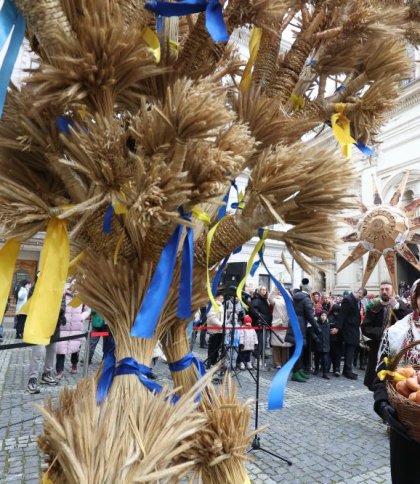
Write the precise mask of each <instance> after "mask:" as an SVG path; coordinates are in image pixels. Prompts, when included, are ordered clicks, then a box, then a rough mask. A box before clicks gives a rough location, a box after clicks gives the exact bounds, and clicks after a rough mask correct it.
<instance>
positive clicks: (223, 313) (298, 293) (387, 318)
mask: <svg viewBox="0 0 420 484" xmlns="http://www.w3.org/2000/svg"><path fill="white" fill-rule="evenodd" d="M35 284H36V280H35V282H34V284H31V283H30V281H28V280H24V281H22V282H21V283H20V284H19V286H18V287H16V288H15V291H14V297H15V302H16V317H15V330H16V338H17V339H21V338H22V336H23V332H24V328H25V320H26V314H27V305H28V304H27V303H28V302H30V298H31V295H32V293H33V291H34V286H35ZM290 297H291V300H292V303H293V306H294V310H295V313H296V316H297V321H298V324H299V326H300V330H301V334H302V337H303V351H302V353H301V355H300V357H299V359H298V360H297V361H296V363H295V365H294V367H293V370H292V376H291V379H292V381H294V382H298V383H306V382H307V380H308V379H309V378H310V376H311V375H320V376H321V377H322V378H323V379H326V380H329V379H330V376H332V375H334V376H335V377H340V376H343V377H345V378H347V379H350V380H356V379H357V378H358V374H357V373H355V372H354V371H353V369H354V367H355V366H356V365H357V363H358V362H359V368H360V370H364V371H365V374H364V385H365V386H366V387H367V388H368V389H369V390H370V391H371V392H373V395H374V409H375V411H376V412H377V413H378V415H380V417H381V418H382V419H383V420H384V422H386V423H387V424H388V425H389V428H390V448H391V472H392V476H393V482H394V483H395V482H396V483H399V482H401V483H402V482H420V468H419V467H418V465H417V464H415V465H413V462H414V463H416V462H417V460H418V459H417V458H418V456H419V455H420V443H418V442H417V441H415V440H412V439H411V438H410V437H409V436H408V434H407V429H406V428H405V427H404V426H403V425H402V424H401V423H400V422H399V421H398V416H397V414H396V411H395V409H394V408H393V407H392V406H391V405H390V403H389V401H388V395H387V390H386V387H385V383H384V382H383V381H380V380H379V379H378V377H377V373H378V371H379V370H381V369H384V368H386V362H387V361H389V360H390V359H391V358H392V357H394V356H395V355H396V354H397V353H398V352H399V351H400V350H401V349H402V348H404V347H405V346H407V345H409V344H410V343H413V342H414V341H420V321H419V319H420V318H419V308H420V279H419V280H417V281H415V282H414V283H413V284H412V287H411V288H409V287H408V288H405V291H404V292H403V293H401V295H400V296H398V295H396V294H395V292H394V289H393V286H392V284H391V283H390V282H389V281H382V282H381V284H380V287H379V291H378V293H377V294H368V293H367V291H366V289H364V288H360V289H359V290H357V291H354V292H347V291H345V292H344V293H343V295H332V294H325V293H320V292H318V291H312V287H311V284H310V281H309V279H307V278H304V279H303V280H302V283H301V285H300V287H299V288H298V289H294V290H290ZM215 301H216V307H215V306H212V305H209V306H208V307H207V308H205V307H203V308H201V309H200V310H199V311H197V313H196V315H195V318H194V322H193V325H194V326H201V328H199V329H200V330H201V331H199V333H200V337H199V341H200V346H201V347H202V348H206V347H207V349H208V358H207V366H208V367H211V366H213V365H215V364H217V363H218V362H219V361H220V360H221V359H225V361H226V360H228V364H229V365H230V368H231V369H233V366H235V367H236V368H237V369H238V370H249V371H252V370H253V369H254V368H255V367H256V366H257V365H258V363H259V364H261V363H262V362H263V361H264V358H268V357H269V356H267V355H269V353H270V352H271V357H272V365H273V367H274V368H276V369H279V368H281V367H282V366H283V365H284V364H285V363H286V362H287V361H288V360H289V358H290V356H291V354H292V353H293V351H294V349H295V345H296V338H295V334H294V332H293V330H292V325H291V324H290V315H289V314H288V311H287V309H286V302H285V300H284V297H283V296H282V294H280V292H279V291H278V290H277V289H274V290H273V291H271V292H268V290H267V288H266V287H265V286H260V287H259V288H258V289H256V290H253V288H252V287H251V286H245V288H244V291H243V292H242V302H241V301H240V300H239V299H238V298H237V297H236V293H235V294H226V293H225V292H224V291H223V290H219V291H218V293H217V294H216V297H215ZM87 320H89V321H90V323H91V326H92V329H93V330H95V331H99V332H101V331H107V329H108V328H107V326H106V322H105V321H104V320H103V318H102V317H101V315H100V314H97V313H95V312H94V311H91V309H90V308H88V307H86V306H85V305H83V304H81V303H80V301H78V298H77V297H76V294H75V290H74V281H71V280H69V281H68V283H67V284H66V288H65V293H64V295H63V298H62V304H61V309H60V313H59V317H58V320H57V325H56V329H55V332H54V335H53V336H52V338H51V343H50V344H49V345H47V346H33V347H32V350H31V351H32V354H31V362H30V366H29V381H28V386H27V390H28V392H29V393H39V392H40V389H39V383H42V384H46V385H57V384H58V383H59V381H60V380H62V379H63V378H64V371H65V360H66V356H67V355H70V364H71V366H70V372H71V373H77V372H78V363H79V352H80V347H81V338H76V339H70V340H67V341H58V342H57V340H58V339H60V338H63V337H66V336H75V335H76V336H77V335H79V334H81V333H82V332H83V330H84V323H85V322H86V321H87ZM0 328H2V326H0ZM2 337H3V333H0V339H1V338H2ZM196 339H197V331H193V332H192V338H191V346H192V347H193V346H194V343H195V341H196ZM98 340H99V336H96V337H92V338H91V340H90V347H89V351H88V354H87V355H86V358H88V362H89V363H91V362H92V357H93V354H94V352H95V348H96V345H97V343H98ZM110 344H111V342H110V337H104V343H103V350H104V352H105V353H106V351H107V347H108V346H109V345H110ZM233 348H235V352H233V350H232V349H233ZM227 355H229V358H226V356H227ZM406 363H409V364H413V365H420V345H418V346H416V347H414V348H413V349H411V350H410V351H409V352H408V353H407V358H406ZM402 462H403V463H404V465H402V464H401V463H402Z"/></svg>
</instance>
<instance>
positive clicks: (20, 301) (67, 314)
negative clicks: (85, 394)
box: [0, 274, 110, 394]
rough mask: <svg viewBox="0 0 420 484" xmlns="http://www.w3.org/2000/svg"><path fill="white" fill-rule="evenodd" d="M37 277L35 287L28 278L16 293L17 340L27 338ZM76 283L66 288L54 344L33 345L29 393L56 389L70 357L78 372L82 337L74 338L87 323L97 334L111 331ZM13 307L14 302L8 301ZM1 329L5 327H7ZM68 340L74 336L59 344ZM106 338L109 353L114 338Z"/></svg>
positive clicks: (96, 338) (94, 339)
mask: <svg viewBox="0 0 420 484" xmlns="http://www.w3.org/2000/svg"><path fill="white" fill-rule="evenodd" d="M38 275H39V274H38ZM37 277H38V276H37ZM37 277H36V278H35V281H34V283H33V284H32V283H31V282H30V281H29V280H26V279H25V280H23V281H21V282H20V283H19V284H18V285H17V286H16V288H15V289H14V291H13V292H14V298H15V304H16V309H15V312H16V316H15V319H14V327H15V331H16V335H15V337H16V339H22V338H23V332H24V329H25V322H26V316H27V312H28V304H29V303H30V298H31V296H32V294H33V292H34V289H35V285H36V281H37ZM74 282H75V281H74V280H71V279H69V281H68V283H67V284H66V286H65V291H64V294H63V298H62V301H61V308H60V312H59V316H58V319H57V324H56V328H55V331H54V334H53V335H52V336H51V343H50V344H48V345H46V346H40V345H35V346H32V350H31V351H32V353H31V360H30V364H29V379H28V385H27V391H28V392H29V393H32V394H35V393H40V387H39V384H40V383H41V384H45V385H52V386H54V385H57V384H58V383H59V382H60V380H62V379H63V378H64V370H65V361H66V356H67V355H70V364H71V366H70V373H78V371H79V369H78V364H79V353H80V347H81V343H82V338H74V337H75V336H77V335H81V334H82V333H83V332H84V326H85V322H86V321H90V323H91V327H92V329H93V330H94V331H97V332H106V331H108V328H107V326H106V323H105V321H104V320H103V318H102V317H101V316H100V315H99V314H97V313H95V312H94V311H91V309H90V308H88V307H87V306H85V305H84V304H82V303H81V302H80V301H79V300H78V298H77V297H76V293H75V289H74ZM9 304H10V301H8V305H9ZM0 327H1V328H3V326H0ZM1 336H3V333H1ZM66 337H72V339H68V340H62V341H58V340H60V339H63V338H66ZM103 338H104V343H103V349H104V352H105V353H106V351H107V347H108V346H109V344H110V343H109V341H110V337H109V336H104V337H103ZM99 339H100V336H93V337H91V339H90V344H89V354H88V355H87V358H88V361H89V363H91V362H92V357H93V354H94V352H95V348H96V345H97V344H98V341H99ZM0 342H1V341H0Z"/></svg>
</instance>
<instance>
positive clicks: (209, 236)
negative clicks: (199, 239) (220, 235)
mask: <svg viewBox="0 0 420 484" xmlns="http://www.w3.org/2000/svg"><path fill="white" fill-rule="evenodd" d="M222 220H223V219H222ZM222 220H219V222H217V224H216V225H214V226H213V227H212V228H211V229H210V230H209V231H208V234H207V239H206V269H207V270H206V272H207V294H208V296H209V299H210V302H211V304H212V306H213V309H214V310H215V311H216V314H219V312H220V309H219V306H218V304H217V302H216V299H215V298H214V296H213V291H212V290H211V281H210V270H209V262H210V249H211V243H212V241H213V237H214V233H215V232H216V229H217V227H218V226H219V224H220V222H221V221H222Z"/></svg>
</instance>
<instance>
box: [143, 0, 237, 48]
mask: <svg viewBox="0 0 420 484" xmlns="http://www.w3.org/2000/svg"><path fill="white" fill-rule="evenodd" d="M145 8H147V9H148V10H151V11H153V12H154V13H155V14H156V15H161V16H162V17H180V16H182V15H191V14H193V13H199V12H206V29H207V31H208V33H209V34H210V35H211V37H212V39H213V40H214V41H215V42H227V41H228V40H229V33H228V31H227V29H226V25H225V22H224V18H223V9H222V5H221V4H220V2H219V0H179V1H178V2H174V3H170V2H161V1H159V0H152V1H151V2H149V3H146V4H145Z"/></svg>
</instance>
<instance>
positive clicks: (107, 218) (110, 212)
mask: <svg viewBox="0 0 420 484" xmlns="http://www.w3.org/2000/svg"><path fill="white" fill-rule="evenodd" d="M113 216H114V207H113V206H112V204H111V203H110V204H109V205H108V206H107V207H106V210H105V215H104V223H103V226H102V231H103V233H104V234H110V233H111V232H112V225H111V223H112V217H113Z"/></svg>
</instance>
